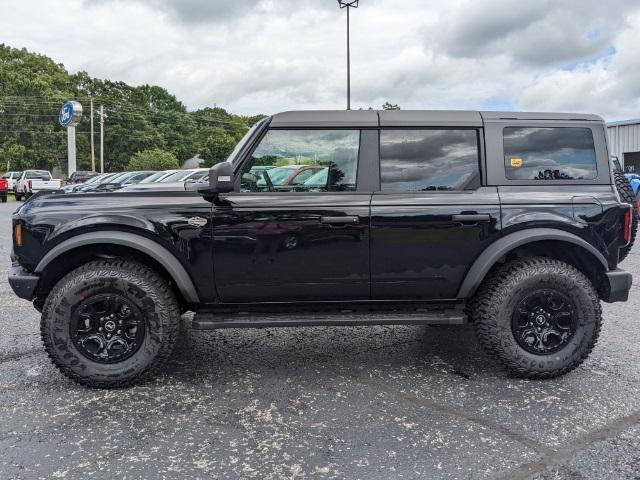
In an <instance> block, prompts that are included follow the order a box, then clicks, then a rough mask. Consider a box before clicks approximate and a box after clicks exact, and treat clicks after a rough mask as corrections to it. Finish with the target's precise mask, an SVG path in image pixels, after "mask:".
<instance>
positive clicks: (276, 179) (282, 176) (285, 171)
mask: <svg viewBox="0 0 640 480" xmlns="http://www.w3.org/2000/svg"><path fill="white" fill-rule="evenodd" d="M298 168H300V167H299V166H298V165H296V166H293V167H277V168H272V169H271V170H268V171H266V170H264V171H263V172H261V173H260V175H261V177H262V178H260V180H258V185H260V186H265V185H266V184H267V181H266V180H265V179H264V177H265V175H264V172H265V171H266V172H267V173H268V175H269V178H270V179H271V183H273V184H274V185H282V184H283V183H284V181H285V180H286V179H287V178H289V176H290V175H291V174H292V173H293V172H295V171H296V170H298Z"/></svg>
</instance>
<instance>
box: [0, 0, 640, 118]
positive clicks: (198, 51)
mask: <svg viewBox="0 0 640 480" xmlns="http://www.w3.org/2000/svg"><path fill="white" fill-rule="evenodd" d="M360 5H361V6H360V8H359V9H358V10H356V11H353V12H352V69H353V71H352V82H353V85H352V95H353V103H354V106H356V107H365V108H366V107H368V106H374V107H379V106H380V105H381V104H382V103H383V102H384V101H386V100H390V101H391V102H393V103H398V104H400V105H401V106H402V107H403V108H461V109H483V108H484V109H490V108H499V107H502V108H509V107H512V108H517V109H528V110H568V111H589V112H594V113H600V114H602V115H604V116H605V117H606V118H608V119H619V118H625V117H638V116H640V68H638V67H640V55H638V54H637V48H636V46H637V45H638V44H640V4H639V2H637V1H636V0H611V1H608V2H601V1H600V0H553V1H552V0H539V1H536V2H515V1H513V0H449V1H447V2H442V1H440V0H405V1H404V2H403V3H402V5H401V6H399V5H398V3H396V2H391V1H390V0H362V1H361V2H360ZM0 31H2V32H3V35H2V41H3V42H5V43H7V44H8V45H11V46H14V47H26V48H28V49H29V50H32V51H36V52H38V53H43V54H46V55H48V56H50V57H52V58H53V59H54V60H55V61H57V62H61V63H64V64H65V66H66V67H67V68H68V69H69V70H70V71H77V70H86V71H87V72H89V74H91V75H93V76H97V77H101V78H109V79H113V80H122V81H125V82H128V83H132V84H143V83H151V84H159V85H161V86H163V87H165V88H167V89H168V90H169V91H171V92H172V93H174V94H176V95H177V97H178V98H179V99H181V100H182V101H183V102H184V103H186V104H187V105H188V107H189V108H198V107H203V106H210V105H213V104H214V103H216V104H218V105H220V106H224V107H225V108H228V109H229V110H230V111H233V112H238V113H257V112H264V113H271V112H275V111H281V110H287V109H309V108H343V107H344V101H345V52H344V38H345V18H344V11H343V10H339V9H338V7H337V3H336V2H334V1H333V0H277V1H276V0H247V1H244V0H243V1H242V2H239V1H228V0H225V1H221V0H201V1H198V0H187V1H178V0H130V1H124V0H92V1H89V0H68V1H62V2H58V3H56V6H55V8H54V7H52V4H51V3H50V2H45V1H44V0H40V1H37V0H21V1H20V2H17V1H13V2H9V1H7V0H0Z"/></svg>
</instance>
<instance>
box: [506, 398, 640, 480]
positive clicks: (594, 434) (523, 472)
mask: <svg viewBox="0 0 640 480" xmlns="http://www.w3.org/2000/svg"><path fill="white" fill-rule="evenodd" d="M638 423H640V410H636V411H635V412H633V413H631V414H630V415H627V416H624V417H621V418H618V419H617V420H614V421H613V422H611V423H608V424H607V425H605V426H604V427H602V428H598V429H596V430H593V431H591V432H589V433H587V434H585V435H582V436H581V437H578V438H577V439H576V440H573V441H572V442H571V445H570V446H568V447H564V448H559V449H557V450H552V451H551V452H550V453H547V454H545V455H543V456H542V458H540V459H539V460H536V461H534V462H529V463H524V464H522V465H520V466H519V467H518V468H516V469H515V470H511V471H510V472H509V473H507V474H505V475H503V476H501V477H498V479H499V480H501V479H509V480H525V479H527V478H530V477H531V476H533V475H535V474H536V473H540V472H542V471H543V470H545V469H546V468H547V467H551V466H553V465H558V464H561V463H563V462H565V461H566V460H569V459H571V458H572V457H573V455H574V454H576V453H578V452H579V451H581V450H583V449H585V448H586V447H589V446H591V445H593V444H595V443H598V442H602V441H604V440H607V439H609V438H611V437H615V436H616V435H618V434H619V433H622V432H624V431H625V430H627V429H629V428H630V427H633V426H634V425H637V424H638Z"/></svg>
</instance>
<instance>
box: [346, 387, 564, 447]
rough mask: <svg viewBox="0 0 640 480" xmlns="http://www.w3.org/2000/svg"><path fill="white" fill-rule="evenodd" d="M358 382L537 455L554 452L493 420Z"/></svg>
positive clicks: (396, 391)
mask: <svg viewBox="0 0 640 480" xmlns="http://www.w3.org/2000/svg"><path fill="white" fill-rule="evenodd" d="M357 380H358V381H360V382H362V383H365V384H367V385H368V386H370V387H375V389H376V390H378V391H384V392H385V393H388V394H391V395H394V396H396V397H397V398H402V399H403V400H406V401H408V402H411V403H414V404H417V405H420V406H423V407H427V408H429V409H431V410H433V411H436V412H438V413H441V414H443V415H447V416H449V417H456V418H460V419H462V420H465V421H467V422H471V423H475V424H476V425H480V426H482V427H485V428H488V429H490V430H493V431H496V432H498V433H501V434H502V435H504V436H506V437H507V438H510V439H511V440H514V441H516V442H518V443H520V444H521V445H524V446H525V447H527V448H529V449H531V450H533V451H535V452H536V453H538V454H539V455H542V456H547V455H551V454H553V453H554V452H555V450H553V449H551V448H549V447H546V446H544V445H542V444H540V443H538V442H536V441H535V440H531V439H530V438H528V437H526V436H524V435H522V434H520V433H518V432H514V431H513V430H510V429H508V428H507V427H505V426H503V425H500V424H499V423H496V422H494V421H493V420H489V419H487V418H484V417H481V416H479V415H474V414H473V413H469V412H465V411H462V410H458V409H456V408H452V407H447V406H445V405H442V404H440V403H438V402H434V401H433V400H429V399H427V398H420V397H418V396H416V395H412V394H408V393H405V392H401V391H398V390H391V389H389V388H388V387H386V386H382V385H380V384H376V385H371V384H370V383H369V381H368V380H369V379H366V378H359V379H357Z"/></svg>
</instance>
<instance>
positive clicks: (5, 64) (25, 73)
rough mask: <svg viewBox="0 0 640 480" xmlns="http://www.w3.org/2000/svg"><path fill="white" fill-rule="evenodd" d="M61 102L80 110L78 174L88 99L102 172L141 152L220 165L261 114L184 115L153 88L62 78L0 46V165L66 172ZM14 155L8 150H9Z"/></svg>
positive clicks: (85, 147)
mask: <svg viewBox="0 0 640 480" xmlns="http://www.w3.org/2000/svg"><path fill="white" fill-rule="evenodd" d="M69 99H74V100H77V101H79V102H80V103H81V104H82V105H83V107H84V115H83V119H82V121H81V123H80V125H78V126H77V127H76V145H77V159H78V160H77V161H78V168H79V169H88V168H90V167H91V134H90V129H89V123H90V108H89V105H90V100H91V99H93V104H94V121H95V125H96V130H95V133H94V141H95V146H96V152H98V151H99V146H98V141H99V133H98V132H99V129H98V122H97V120H98V116H97V111H98V109H99V107H100V106H102V107H103V108H104V112H105V130H104V133H105V139H104V153H105V170H106V171H119V170H124V169H126V168H128V164H129V161H130V160H131V158H132V155H133V154H134V153H136V152H143V151H145V150H153V149H161V150H164V151H168V152H171V153H172V154H173V155H174V156H175V157H176V158H177V160H178V162H179V163H182V162H184V161H185V160H187V159H189V158H191V157H193V156H195V155H196V154H200V155H201V156H202V157H203V158H205V159H206V160H207V162H208V163H210V164H213V163H217V162H219V161H221V160H224V159H225V158H226V156H227V155H228V153H229V152H230V151H231V149H232V148H233V146H234V145H232V144H235V143H236V142H237V141H238V140H240V138H242V136H243V135H244V134H245V133H246V131H247V129H248V128H249V127H250V126H251V125H253V124H254V123H255V122H256V121H258V120H260V119H261V118H264V116H263V115H255V116H240V115H233V114H231V113H229V112H227V111H226V110H225V109H223V108H220V107H216V108H203V109H201V110H197V111H195V112H189V111H187V108H186V107H185V106H184V105H183V104H182V103H181V102H180V101H179V100H178V99H177V98H176V97H175V96H174V95H172V94H171V93H170V92H168V91H167V90H166V89H164V88H162V87H159V86H156V85H142V86H139V87H133V86H130V85H127V84H126V83H124V82H118V81H111V80H102V79H97V78H93V77H91V76H90V75H89V74H88V73H87V72H78V73H75V74H69V73H68V72H67V71H66V69H65V68H64V66H63V65H61V64H57V63H55V62H54V61H53V60H51V59H50V58H48V57H46V56H44V55H36V54H33V53H31V52H28V51H27V50H25V49H22V50H19V49H15V48H11V47H9V46H7V45H4V44H0V165H2V163H4V166H3V167H2V168H4V167H6V161H7V160H10V161H11V168H14V167H15V168H18V167H19V168H46V169H52V168H53V167H54V166H60V167H62V169H63V170H64V169H65V168H66V157H67V137H66V131H65V128H63V127H61V126H60V125H59V124H58V119H57V116H58V111H59V109H60V107H61V105H62V104H63V103H64V102H65V101H66V100H69ZM16 146H19V147H21V148H20V149H18V150H16V149H15V147H16Z"/></svg>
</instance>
